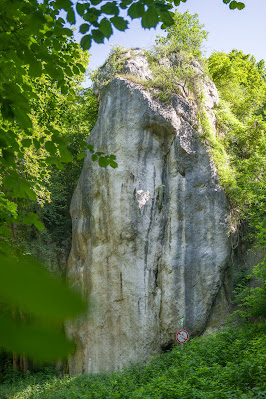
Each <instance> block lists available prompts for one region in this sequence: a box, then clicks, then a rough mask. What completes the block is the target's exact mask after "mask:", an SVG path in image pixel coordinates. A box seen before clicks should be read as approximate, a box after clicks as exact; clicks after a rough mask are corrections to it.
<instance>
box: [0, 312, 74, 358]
mask: <svg viewBox="0 0 266 399" xmlns="http://www.w3.org/2000/svg"><path fill="white" fill-rule="evenodd" d="M0 323H1V329H0V342H1V345H2V346H3V347H4V348H5V349H6V350H8V351H10V352H12V351H13V352H16V353H18V354H25V355H26V356H28V357H29V358H32V359H35V360H37V361H39V362H51V361H56V360H58V359H60V358H66V357H67V355H68V353H69V352H70V351H71V350H72V349H73V348H74V345H73V343H71V342H70V341H69V340H67V339H66V337H65V335H64V333H63V332H62V331H60V329H59V328H55V327H49V326H44V325H43V324H42V323H39V324H38V323H37V322H35V323H34V324H33V323H30V324H29V323H28V324H25V323H23V322H19V321H14V320H8V319H4V318H3V317H1V318H0Z"/></svg>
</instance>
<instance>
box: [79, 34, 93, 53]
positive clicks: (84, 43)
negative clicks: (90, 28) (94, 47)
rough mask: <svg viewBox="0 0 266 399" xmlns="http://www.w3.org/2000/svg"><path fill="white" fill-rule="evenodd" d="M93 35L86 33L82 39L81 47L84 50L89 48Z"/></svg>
mask: <svg viewBox="0 0 266 399" xmlns="http://www.w3.org/2000/svg"><path fill="white" fill-rule="evenodd" d="M91 39H92V37H91V35H85V36H83V38H82V39H81V41H80V45H81V48H82V49H83V50H88V49H89V48H90V46H91Z"/></svg>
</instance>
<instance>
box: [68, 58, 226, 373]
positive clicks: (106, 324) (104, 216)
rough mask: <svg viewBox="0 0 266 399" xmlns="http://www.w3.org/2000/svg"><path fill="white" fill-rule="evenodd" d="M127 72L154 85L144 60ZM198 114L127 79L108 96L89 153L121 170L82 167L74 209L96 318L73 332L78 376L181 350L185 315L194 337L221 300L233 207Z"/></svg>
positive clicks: (83, 281)
mask: <svg viewBox="0 0 266 399" xmlns="http://www.w3.org/2000/svg"><path fill="white" fill-rule="evenodd" d="M197 67H198V66H197V65H195V68H197ZM124 73H130V74H134V73H135V74H139V76H140V74H142V78H143V77H144V78H145V79H152V76H151V73H150V71H149V70H148V65H147V61H146V59H145V56H144V55H143V54H142V53H141V52H136V53H135V54H134V53H133V55H132V54H131V57H127V61H126V63H125V68H124ZM123 76H124V75H123ZM203 90H204V92H205V98H206V107H207V111H208V115H209V116H210V121H211V123H213V122H214V120H215V118H214V115H213V113H212V111H211V108H212V107H213V106H214V105H215V104H217V101H218V98H217V93H216V89H215V86H214V85H213V83H212V82H210V81H209V80H207V81H205V83H204V86H203ZM196 112H197V109H196V105H195V103H194V102H193V101H192V100H190V99H188V98H186V96H185V95H182V96H181V95H174V96H173V98H172V105H169V104H164V103H162V102H160V101H159V100H157V99H156V98H155V96H154V95H153V93H151V92H149V91H148V90H145V88H144V87H143V86H142V85H141V84H137V83H133V82H131V81H130V80H128V79H127V78H126V77H124V78H121V77H117V78H115V79H113V80H112V81H111V82H110V83H109V85H108V86H107V87H106V88H105V89H104V90H102V92H101V103H100V110H99V117H98V121H97V124H96V126H95V127H94V129H93V131H92V133H91V135H90V137H89V143H92V144H93V145H94V146H95V147H96V148H97V150H98V151H103V152H105V153H106V154H115V155H116V157H117V162H118V168H117V169H112V168H110V167H107V168H106V169H104V168H100V167H99V166H98V165H97V164H96V163H94V162H91V160H90V157H88V158H86V159H85V161H84V166H83V170H82V173H81V176H80V179H79V182H78V185H77V188H76V191H75V193H74V196H73V200H72V205H71V214H72V221H73V238H72V250H71V254H70V258H69V262H68V276H69V278H70V279H71V280H72V281H74V283H75V284H77V285H80V286H81V287H82V289H83V292H84V293H85V295H87V296H88V297H89V298H90V301H91V313H90V316H89V317H88V318H87V319H83V320H80V321H79V322H77V323H76V324H75V325H72V326H69V328H68V333H69V334H70V335H71V336H73V337H75V338H76V339H77V342H78V348H77V351H76V353H75V355H73V356H72V358H71V359H70V372H71V373H72V374H75V373H80V372H98V371H112V370H118V369H120V368H122V367H123V366H127V365H129V364H130V363H131V362H138V361H141V360H146V359H149V358H150V356H151V355H154V354H157V353H160V351H161V350H162V348H164V347H167V345H169V344H170V343H171V342H174V340H175V335H176V332H177V330H178V328H179V318H180V317H182V316H184V317H185V319H184V320H185V323H184V327H185V328H186V329H187V330H188V332H189V334H190V335H191V336H196V335H199V334H201V333H202V332H203V331H204V329H205V327H206V325H207V323H208V321H209V319H210V315H212V316H211V317H212V318H215V308H213V305H214V303H216V302H217V298H218V302H219V298H220V300H222V298H225V293H224V291H222V290H223V289H222V286H223V283H224V273H225V269H226V267H227V265H228V259H229V255H230V246H229V243H228V238H227V223H226V220H227V201H226V197H225V194H224V192H223V190H222V189H221V187H220V186H219V182H218V177H217V173H216V169H215V167H214V165H213V163H212V161H211V158H210V155H209V152H208V149H207V148H206V145H204V144H203V142H202V140H201V138H200V133H199V131H197V130H196V129H195V126H196ZM217 295H218V297H217ZM223 301H224V302H223V303H226V298H225V299H223ZM218 305H219V304H218ZM216 307H217V304H216ZM218 307H219V306H218Z"/></svg>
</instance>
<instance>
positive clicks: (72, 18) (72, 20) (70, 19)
mask: <svg viewBox="0 0 266 399" xmlns="http://www.w3.org/2000/svg"><path fill="white" fill-rule="evenodd" d="M67 22H69V23H70V24H71V25H74V24H75V23H76V18H75V13H74V10H73V8H72V7H71V8H70V9H69V11H68V13H67Z"/></svg>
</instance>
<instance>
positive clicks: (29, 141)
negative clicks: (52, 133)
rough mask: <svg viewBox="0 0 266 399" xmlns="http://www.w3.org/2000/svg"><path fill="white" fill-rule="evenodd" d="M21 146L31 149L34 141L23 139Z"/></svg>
mask: <svg viewBox="0 0 266 399" xmlns="http://www.w3.org/2000/svg"><path fill="white" fill-rule="evenodd" d="M21 144H22V145H23V147H30V146H31V145H32V141H31V139H23V140H21Z"/></svg>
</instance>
